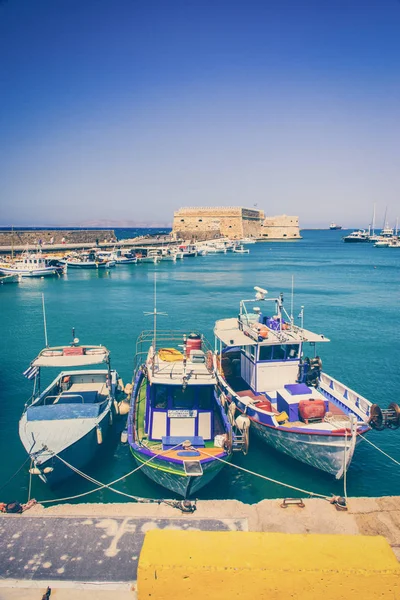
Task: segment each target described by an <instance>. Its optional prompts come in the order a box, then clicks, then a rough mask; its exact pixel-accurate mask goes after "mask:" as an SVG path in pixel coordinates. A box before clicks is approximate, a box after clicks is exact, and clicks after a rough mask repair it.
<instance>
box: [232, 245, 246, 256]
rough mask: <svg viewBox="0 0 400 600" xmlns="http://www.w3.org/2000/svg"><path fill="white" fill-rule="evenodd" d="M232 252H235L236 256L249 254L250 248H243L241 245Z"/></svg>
mask: <svg viewBox="0 0 400 600" xmlns="http://www.w3.org/2000/svg"><path fill="white" fill-rule="evenodd" d="M232 252H234V253H235V254H249V253H250V250H249V249H248V248H245V247H244V246H243V244H240V245H239V246H236V247H235V248H234V249H233V250H232Z"/></svg>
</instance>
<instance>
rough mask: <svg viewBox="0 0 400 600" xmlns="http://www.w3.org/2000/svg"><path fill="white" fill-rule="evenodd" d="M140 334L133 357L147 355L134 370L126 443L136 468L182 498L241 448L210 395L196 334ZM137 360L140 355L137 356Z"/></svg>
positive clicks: (211, 380) (205, 357)
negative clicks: (139, 468) (159, 346)
mask: <svg viewBox="0 0 400 600" xmlns="http://www.w3.org/2000/svg"><path fill="white" fill-rule="evenodd" d="M157 343H158V344H160V343H161V344H162V345H163V346H164V347H161V348H160V349H157V348H156V337H155V335H154V333H153V332H152V331H151V332H143V333H142V334H141V335H140V336H139V338H138V341H137V357H141V356H143V355H144V354H146V351H144V350H143V346H149V344H150V348H149V349H148V351H147V357H146V360H145V362H144V363H143V364H141V365H140V366H139V368H138V369H137V371H136V374H135V379H134V387H133V394H132V402H131V409H130V412H129V417H128V441H129V444H130V447H131V451H132V454H133V457H134V459H135V461H136V462H137V464H138V465H140V466H141V467H142V469H141V470H142V472H143V473H145V475H147V476H148V477H149V478H150V479H152V480H153V481H155V482H156V483H158V484H159V485H161V486H163V487H165V488H167V489H168V490H171V491H172V492H174V493H176V494H179V495H180V496H183V497H184V498H187V497H189V496H190V495H193V494H195V493H196V492H198V491H199V490H200V489H201V488H202V487H203V486H205V485H207V484H208V483H210V482H211V481H212V480H213V479H214V478H215V477H216V476H217V475H218V473H219V472H220V471H221V469H222V468H223V467H224V462H221V459H222V460H223V461H229V460H231V457H232V452H233V450H234V449H236V448H237V449H239V450H240V449H242V448H244V446H245V441H246V440H245V439H243V436H242V437H240V439H239V437H237V436H235V434H234V431H233V428H232V425H231V424H230V423H229V421H228V418H227V415H226V413H225V411H224V409H223V407H222V406H221V404H220V401H219V399H218V396H217V394H216V385H215V384H216V376H215V373H214V372H213V369H212V354H211V352H210V351H208V352H209V353H208V354H207V343H206V341H205V340H204V339H203V338H202V337H201V336H200V335H198V334H191V335H189V336H186V335H184V334H181V333H177V332H175V333H171V332H159V333H157ZM139 362H140V358H139Z"/></svg>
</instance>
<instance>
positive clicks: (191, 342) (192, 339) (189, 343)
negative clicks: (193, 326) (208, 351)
mask: <svg viewBox="0 0 400 600" xmlns="http://www.w3.org/2000/svg"><path fill="white" fill-rule="evenodd" d="M191 350H201V336H200V335H198V334H197V333H190V334H189V335H188V336H187V340H186V352H187V354H188V356H190V351H191Z"/></svg>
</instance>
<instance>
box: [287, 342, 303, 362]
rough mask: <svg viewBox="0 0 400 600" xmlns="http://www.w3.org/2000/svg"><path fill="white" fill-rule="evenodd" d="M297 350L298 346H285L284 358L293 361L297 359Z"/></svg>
mask: <svg viewBox="0 0 400 600" xmlns="http://www.w3.org/2000/svg"><path fill="white" fill-rule="evenodd" d="M299 349H300V346H299V345H298V344H291V345H288V346H286V358H287V359H294V358H299Z"/></svg>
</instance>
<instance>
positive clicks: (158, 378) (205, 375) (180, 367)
mask: <svg viewBox="0 0 400 600" xmlns="http://www.w3.org/2000/svg"><path fill="white" fill-rule="evenodd" d="M146 365H147V370H148V377H149V380H150V383H156V384H162V385H182V383H183V378H184V377H186V384H187V385H213V384H215V375H214V373H213V372H212V371H210V370H209V369H208V368H207V364H206V362H203V363H201V362H200V363H198V362H192V361H191V360H190V358H189V359H188V360H187V361H186V367H185V366H184V361H183V360H180V361H175V362H169V361H165V360H162V359H161V358H160V356H159V354H158V352H157V354H156V357H155V360H154V372H153V364H152V357H151V353H149V357H148V359H147V361H146Z"/></svg>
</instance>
